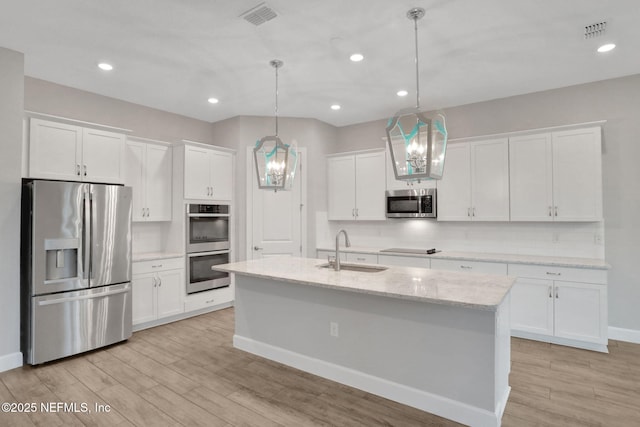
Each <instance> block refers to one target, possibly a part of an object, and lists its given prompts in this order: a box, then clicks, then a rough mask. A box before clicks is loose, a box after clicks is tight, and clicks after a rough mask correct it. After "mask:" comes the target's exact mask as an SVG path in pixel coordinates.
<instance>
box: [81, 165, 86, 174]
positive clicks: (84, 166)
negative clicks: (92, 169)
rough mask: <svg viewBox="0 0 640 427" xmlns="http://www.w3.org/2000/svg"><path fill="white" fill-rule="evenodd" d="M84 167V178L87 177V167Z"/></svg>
mask: <svg viewBox="0 0 640 427" xmlns="http://www.w3.org/2000/svg"><path fill="white" fill-rule="evenodd" d="M82 167H83V168H84V176H87V165H82Z"/></svg>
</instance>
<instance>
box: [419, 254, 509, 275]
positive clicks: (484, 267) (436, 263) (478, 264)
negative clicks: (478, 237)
mask: <svg viewBox="0 0 640 427" xmlns="http://www.w3.org/2000/svg"><path fill="white" fill-rule="evenodd" d="M431 268H432V269H434V270H450V271H462V272H465V273H480V274H497V275H502V276H506V274H507V264H504V263H501V262H486V261H465V260H455V259H439V258H432V259H431Z"/></svg>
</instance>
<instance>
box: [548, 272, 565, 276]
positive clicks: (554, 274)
mask: <svg viewBox="0 0 640 427" xmlns="http://www.w3.org/2000/svg"><path fill="white" fill-rule="evenodd" d="M547 276H562V273H554V272H553V271H547Z"/></svg>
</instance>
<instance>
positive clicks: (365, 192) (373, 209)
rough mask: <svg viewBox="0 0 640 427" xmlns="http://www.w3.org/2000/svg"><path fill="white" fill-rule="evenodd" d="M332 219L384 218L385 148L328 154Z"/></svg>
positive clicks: (330, 214) (329, 210) (330, 215)
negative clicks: (336, 154) (343, 153)
mask: <svg viewBox="0 0 640 427" xmlns="http://www.w3.org/2000/svg"><path fill="white" fill-rule="evenodd" d="M327 182H328V189H327V200H328V218H329V219H330V220H384V219H386V217H385V209H384V203H385V198H384V192H385V186H386V183H385V152H384V151H382V150H380V151H372V152H363V153H357V154H348V155H339V156H331V157H328V158H327Z"/></svg>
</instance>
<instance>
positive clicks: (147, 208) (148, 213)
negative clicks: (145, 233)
mask: <svg viewBox="0 0 640 427" xmlns="http://www.w3.org/2000/svg"><path fill="white" fill-rule="evenodd" d="M147 217H149V208H147Z"/></svg>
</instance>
